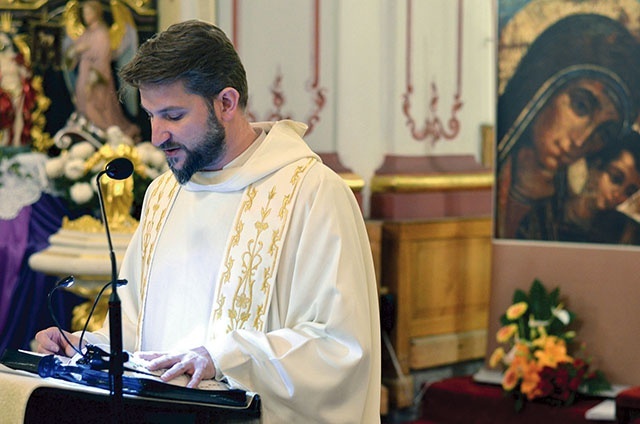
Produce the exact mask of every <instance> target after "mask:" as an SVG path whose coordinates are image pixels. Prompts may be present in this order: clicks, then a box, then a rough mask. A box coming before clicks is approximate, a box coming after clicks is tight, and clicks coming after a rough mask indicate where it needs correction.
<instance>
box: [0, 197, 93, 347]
mask: <svg viewBox="0 0 640 424" xmlns="http://www.w3.org/2000/svg"><path fill="white" fill-rule="evenodd" d="M25 209H26V208H25ZM29 209H30V210H29V211H24V215H26V216H27V218H26V222H25V216H23V212H21V213H20V215H18V217H16V218H15V219H14V220H11V221H4V222H2V224H1V225H0V243H1V244H0V245H1V246H2V247H3V249H2V250H0V270H2V273H3V276H2V279H0V281H1V282H2V287H0V294H1V301H2V309H1V310H0V317H4V319H3V321H0V352H2V351H4V349H5V348H12V349H29V347H30V346H29V343H30V341H31V340H32V339H33V337H34V335H35V333H36V332H37V331H39V330H41V329H43V328H46V327H50V326H52V325H54V322H53V320H52V318H51V316H50V314H49V309H48V307H47V296H48V294H49V291H50V290H51V289H52V288H53V287H54V285H55V283H56V281H57V280H58V277H53V276H47V275H45V274H43V273H40V272H36V271H34V270H32V269H31V268H30V267H29V256H31V255H32V254H33V253H36V252H38V251H40V250H43V249H45V248H46V247H48V246H49V236H50V235H51V234H53V233H55V232H56V231H58V229H59V228H60V225H61V224H62V217H63V216H64V215H67V214H68V213H67V210H66V208H65V206H64V204H63V202H62V201H61V200H60V199H58V198H55V197H52V196H49V195H46V194H43V195H42V197H41V198H40V200H38V201H37V202H36V203H34V204H33V205H31V206H30V207H29ZM12 237H13V240H15V241H16V245H15V246H14V245H11V241H10V240H11V239H12ZM21 238H24V239H25V241H26V243H25V242H24V241H22V243H23V244H24V246H23V247H20V246H19V245H18V243H20V242H21ZM7 241H8V242H7ZM5 245H8V246H6V247H5ZM7 297H8V300H5V298H7ZM82 301H83V300H82V299H81V298H80V297H78V296H76V295H74V294H72V293H69V292H66V291H64V290H58V291H56V293H55V294H54V295H53V296H52V302H53V306H54V313H55V314H56V316H57V318H58V320H59V321H60V324H61V326H62V327H64V328H66V329H69V326H70V322H71V310H72V309H73V307H74V306H76V305H78V304H79V303H82ZM5 303H6V304H7V305H6V306H5Z"/></svg>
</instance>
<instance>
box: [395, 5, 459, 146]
mask: <svg viewBox="0 0 640 424" xmlns="http://www.w3.org/2000/svg"><path fill="white" fill-rule="evenodd" d="M462 16H463V0H458V23H457V25H458V30H457V38H458V40H457V46H456V92H455V94H454V95H453V105H452V106H451V115H450V116H449V119H448V120H447V124H446V125H445V124H444V123H443V120H442V119H441V118H440V117H439V116H438V100H439V98H440V95H439V93H438V85H437V84H436V83H435V82H432V83H431V101H430V103H429V112H430V115H431V116H429V115H427V116H426V117H425V118H424V119H423V121H422V122H421V123H420V124H421V125H422V126H421V127H420V126H419V125H420V124H419V123H417V122H416V117H414V116H413V112H412V103H411V100H412V97H413V94H414V87H413V79H412V72H411V71H412V69H411V67H412V47H413V46H412V44H413V43H412V41H413V31H412V29H413V0H407V24H406V27H407V30H406V75H405V78H406V92H405V93H404V94H403V96H402V97H403V99H404V100H403V102H402V112H403V114H404V115H405V117H406V118H407V123H406V125H407V127H409V131H410V133H411V136H412V137H413V138H414V139H415V140H417V141H423V140H426V139H429V138H430V139H431V144H432V145H435V144H436V143H437V142H438V141H439V140H440V139H442V138H444V139H447V140H452V139H454V138H455V137H456V136H457V135H458V133H459V132H460V126H461V124H460V120H459V119H458V116H457V114H458V111H459V110H460V109H462V106H463V101H462V50H463V49H462V44H463V41H462V27H463V25H462V21H463V20H462Z"/></svg>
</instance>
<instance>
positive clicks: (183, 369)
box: [135, 346, 216, 388]
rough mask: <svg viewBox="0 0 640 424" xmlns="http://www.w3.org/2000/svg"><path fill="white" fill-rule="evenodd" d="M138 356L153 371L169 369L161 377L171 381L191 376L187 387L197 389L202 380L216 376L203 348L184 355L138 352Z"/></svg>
mask: <svg viewBox="0 0 640 424" xmlns="http://www.w3.org/2000/svg"><path fill="white" fill-rule="evenodd" d="M135 355H136V356H138V357H139V358H142V359H144V360H147V361H149V364H148V368H149V370H151V371H156V370H159V369H165V368H168V369H167V371H166V372H165V373H164V374H162V375H161V376H160V378H162V380H164V381H169V380H172V379H174V378H176V377H177V376H179V375H182V374H188V375H190V376H191V380H190V381H189V383H188V384H187V387H191V388H195V387H198V384H200V382H201V381H202V380H208V379H211V378H213V377H215V375H216V368H215V367H214V365H213V359H211V355H209V352H208V351H207V349H205V348H204V347H203V346H200V347H197V348H195V349H191V350H189V351H187V352H182V353H175V354H174V353H161V352H136V353H135Z"/></svg>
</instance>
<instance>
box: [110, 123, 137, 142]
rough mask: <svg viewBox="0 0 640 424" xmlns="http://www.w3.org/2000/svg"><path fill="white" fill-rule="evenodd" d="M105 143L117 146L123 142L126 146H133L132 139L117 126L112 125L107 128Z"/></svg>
mask: <svg viewBox="0 0 640 424" xmlns="http://www.w3.org/2000/svg"><path fill="white" fill-rule="evenodd" d="M107 143H109V144H111V145H112V146H118V145H120V144H125V145H127V146H133V140H132V139H131V137H129V136H128V135H126V134H125V133H123V132H122V130H121V129H120V127H119V126H117V125H112V126H110V127H109V128H107Z"/></svg>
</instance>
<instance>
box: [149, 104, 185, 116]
mask: <svg viewBox="0 0 640 424" xmlns="http://www.w3.org/2000/svg"><path fill="white" fill-rule="evenodd" d="M140 107H142V109H143V110H144V111H145V112H146V113H147V115H151V116H152V115H153V113H151V112H150V111H149V110H148V109H147V108H146V107H144V106H142V105H140ZM186 109H187V108H186V107H183V106H167V107H164V108H162V109H160V110H159V111H158V112H157V113H156V115H162V114H165V113H168V112H176V111H180V112H182V111H185V110H186Z"/></svg>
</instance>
